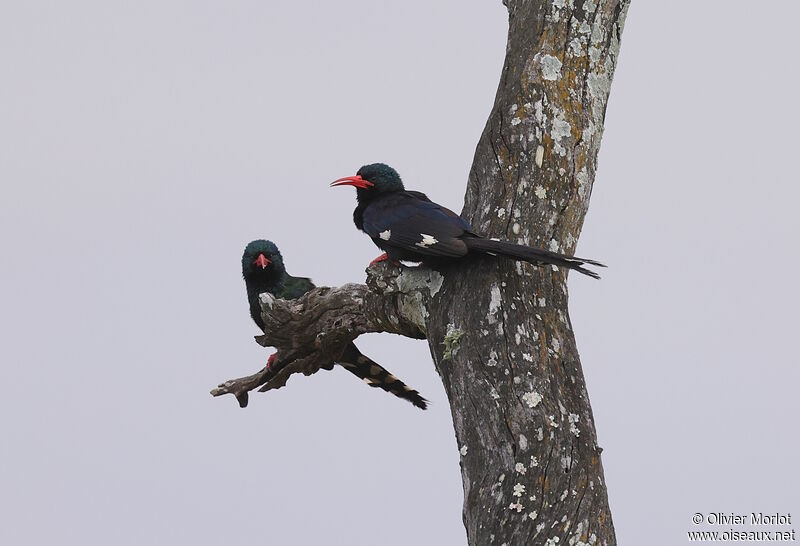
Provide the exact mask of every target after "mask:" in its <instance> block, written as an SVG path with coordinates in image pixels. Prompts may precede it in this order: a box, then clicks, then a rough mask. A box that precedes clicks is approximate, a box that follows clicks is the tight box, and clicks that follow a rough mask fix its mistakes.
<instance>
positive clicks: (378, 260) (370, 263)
mask: <svg viewBox="0 0 800 546" xmlns="http://www.w3.org/2000/svg"><path fill="white" fill-rule="evenodd" d="M388 259H389V255H388V254H386V253H385V252H384V253H383V254H381V255H380V256H378V257H377V258H375V259H374V260H372V261H371V262H369V265H368V266H367V267H372V266H373V265H375V264H376V263H378V262H385V261H386V260H388Z"/></svg>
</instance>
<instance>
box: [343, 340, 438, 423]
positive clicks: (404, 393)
mask: <svg viewBox="0 0 800 546" xmlns="http://www.w3.org/2000/svg"><path fill="white" fill-rule="evenodd" d="M338 364H341V365H342V366H343V367H344V368H345V369H346V370H347V371H348V372H350V373H352V374H353V375H355V376H356V377H360V378H361V379H363V380H364V382H365V383H366V384H367V385H369V386H370V387H378V388H380V389H383V390H385V391H386V392H390V393H392V394H393V395H395V396H397V397H398V398H402V399H403V400H408V401H409V402H411V403H412V404H414V405H415V406H417V407H418V408H420V409H426V408H427V407H428V401H427V400H425V399H424V398H423V397H422V396H421V395H420V394H419V393H418V392H417V391H415V390H414V389H412V388H411V387H409V386H408V385H406V384H405V383H403V382H402V381H400V380H399V379H397V378H396V377H395V376H394V375H392V374H391V372H389V370H387V369H386V368H384V367H383V366H381V365H380V364H378V363H377V362H375V361H374V360H372V359H371V358H369V357H367V356H364V355H363V354H361V351H359V350H358V347H356V346H355V344H353V343H350V344H349V345H348V346H347V347H346V348H345V350H344V353H343V354H342V357H341V358H340V359H339V362H338Z"/></svg>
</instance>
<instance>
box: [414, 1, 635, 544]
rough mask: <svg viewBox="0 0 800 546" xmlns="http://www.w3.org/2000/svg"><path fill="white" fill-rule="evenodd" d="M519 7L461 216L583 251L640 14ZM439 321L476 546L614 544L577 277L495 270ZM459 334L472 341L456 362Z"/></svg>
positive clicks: (504, 232)
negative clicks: (574, 289)
mask: <svg viewBox="0 0 800 546" xmlns="http://www.w3.org/2000/svg"><path fill="white" fill-rule="evenodd" d="M507 6H508V9H509V34H508V46H507V53H506V60H505V65H504V67H503V74H502V77H501V80H500V86H499V89H498V92H497V96H496V98H495V104H494V108H493V110H492V113H491V116H490V117H489V121H488V123H487V125H486V128H485V129H484V132H483V135H482V136H481V139H480V142H479V144H478V148H477V150H476V152H475V159H474V162H473V166H472V171H471V174H470V178H469V184H468V186H467V194H466V203H465V205H464V210H463V211H462V213H461V215H462V216H463V217H464V218H466V219H468V220H469V221H470V222H471V223H472V225H473V226H475V227H476V228H477V230H478V232H479V233H481V234H484V235H488V236H490V237H497V238H501V239H506V240H512V241H517V242H519V243H522V244H530V245H532V246H538V247H541V248H547V249H550V250H554V251H558V252H562V253H565V254H570V255H571V254H572V253H573V252H574V249H575V245H576V242H577V238H578V235H579V233H580V230H581V227H582V225H583V219H584V215H585V213H586V209H587V207H588V204H589V196H590V195H591V191H592V183H593V181H594V173H595V169H596V165H597V152H598V150H599V147H600V138H601V135H602V130H603V121H604V116H605V110H606V103H607V100H608V93H609V87H610V83H611V78H612V76H613V72H614V67H615V64H616V61H617V55H618V53H619V39H620V35H621V33H622V26H623V24H624V20H625V12H626V10H627V7H628V2H627V1H622V2H620V1H619V0H599V1H597V2H596V3H595V2H594V1H592V0H585V1H583V2H581V1H580V0H577V1H575V2H573V1H572V0H551V1H547V2H546V1H522V0H519V1H514V0H509V1H508V2H507ZM429 312H430V317H429V319H428V340H429V342H430V347H431V353H432V354H433V357H434V360H435V362H436V368H437V370H438V371H439V374H440V375H441V377H442V380H443V381H444V385H445V389H446V390H447V394H448V397H449V399H450V408H451V410H452V413H453V422H454V424H455V429H456V438H457V440H458V445H459V446H460V448H461V453H462V457H461V473H462V478H463V482H464V494H465V500H464V524H465V525H466V528H467V536H468V537H469V543H470V544H471V545H475V546H478V545H486V544H509V545H511V544H555V543H556V542H558V543H559V544H579V543H589V544H594V543H597V544H615V543H616V539H615V536H614V528H613V524H612V521H611V513H610V512H609V508H608V499H607V494H606V487H605V480H604V478H603V469H602V466H601V463H600V448H599V447H598V446H597V437H596V433H595V427H594V420H593V416H592V410H591V406H590V404H589V396H588V394H587V392H586V385H585V382H584V377H583V372H582V370H581V365H580V360H579V357H578V351H577V348H576V346H575V339H574V336H573V333H572V327H571V325H570V320H569V313H568V309H567V284H566V271H554V270H553V269H552V268H535V267H530V266H527V265H523V264H519V263H514V262H510V261H499V260H483V261H482V262H481V263H480V264H479V265H477V266H476V267H470V268H460V269H458V270H457V271H453V272H452V274H447V275H446V276H445V280H444V284H443V286H442V289H441V291H440V292H439V294H438V295H437V297H436V298H434V300H433V302H432V305H430V307H429ZM448 331H450V332H451V337H452V332H463V335H462V336H461V337H460V342H459V344H458V349H457V350H452V349H450V350H448V346H447V343H446V340H447V338H448ZM443 341H444V343H443ZM556 539H558V540H556Z"/></svg>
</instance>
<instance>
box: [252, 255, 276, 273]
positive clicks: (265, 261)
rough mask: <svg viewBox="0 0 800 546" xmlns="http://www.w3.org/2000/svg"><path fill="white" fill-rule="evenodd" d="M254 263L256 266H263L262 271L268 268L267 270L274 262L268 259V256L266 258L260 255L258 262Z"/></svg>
mask: <svg viewBox="0 0 800 546" xmlns="http://www.w3.org/2000/svg"><path fill="white" fill-rule="evenodd" d="M254 263H255V264H256V265H260V266H261V269H266V268H267V266H268V265H269V264H271V263H272V262H271V261H269V259H268V258H267V257H266V256H264V255H263V254H259V255H258V258H256V261H255V262H254Z"/></svg>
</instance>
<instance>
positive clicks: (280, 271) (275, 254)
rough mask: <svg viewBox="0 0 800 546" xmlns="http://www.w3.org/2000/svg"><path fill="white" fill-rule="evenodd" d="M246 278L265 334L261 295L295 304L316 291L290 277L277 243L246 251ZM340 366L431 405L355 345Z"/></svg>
mask: <svg viewBox="0 0 800 546" xmlns="http://www.w3.org/2000/svg"><path fill="white" fill-rule="evenodd" d="M242 276H243V277H244V282H245V286H246V287H247V300H248V301H249V302H250V316H251V317H253V320H254V321H255V323H256V324H257V325H258V327H259V328H261V330H264V320H263V319H262V318H261V303H260V301H259V297H258V296H259V294H263V293H264V292H269V293H270V294H272V295H273V296H275V297H276V298H279V299H286V300H291V299H295V298H299V297H300V296H302V295H303V294H305V293H306V292H308V291H309V290H311V289H312V288H314V283H312V282H311V279H307V278H305V277H292V276H291V275H289V274H288V273H287V272H286V268H285V267H284V265H283V257H282V256H281V253H280V251H279V250H278V247H277V246H275V244H274V243H273V242H271V241H265V240H263V239H259V240H256V241H252V242H251V243H250V244H248V245H247V247H246V248H245V249H244V254H243V255H242ZM274 357H275V355H272V356H271V357H270V359H269V364H268V366H269V365H271V364H272V361H273V359H274ZM337 364H339V365H341V366H342V367H344V368H345V369H346V370H347V371H349V372H350V373H352V374H353V375H355V376H356V377H359V378H361V379H363V380H364V381H365V382H366V383H367V384H368V385H369V386H370V387H379V388H381V389H383V390H385V391H386V392H390V393H392V394H394V395H395V396H397V397H398V398H402V399H404V400H408V401H409V402H411V403H412V404H414V405H415V406H417V407H418V408H420V409H425V408H427V407H428V401H427V400H425V399H424V398H423V397H422V396H421V395H420V394H419V392H417V391H415V390H414V389H412V388H411V387H409V386H408V385H406V384H405V383H403V382H402V381H400V380H399V379H398V378H397V377H395V376H394V375H392V374H391V373H390V372H389V371H388V370H387V369H385V368H384V367H383V366H381V365H380V364H378V363H377V362H375V361H373V360H371V359H370V358H368V357H366V356H364V355H363V354H361V351H359V350H358V347H356V346H355V344H354V343H352V342H351V343H349V344H348V345H347V347H346V348H345V350H344V353H343V354H342V356H341V358H340V359H339V361H338V362H337ZM328 369H330V368H328Z"/></svg>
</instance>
